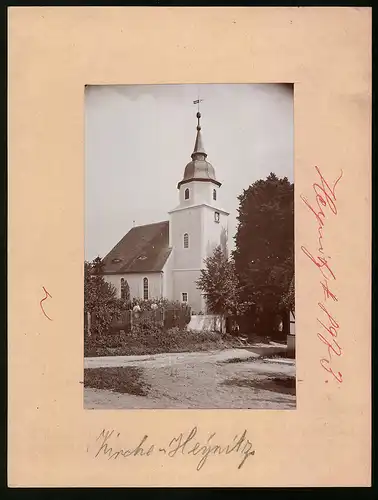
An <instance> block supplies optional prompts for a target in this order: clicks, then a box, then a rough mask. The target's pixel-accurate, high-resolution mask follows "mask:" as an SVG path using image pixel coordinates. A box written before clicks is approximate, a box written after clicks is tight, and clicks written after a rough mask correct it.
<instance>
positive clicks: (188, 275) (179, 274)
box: [172, 270, 205, 313]
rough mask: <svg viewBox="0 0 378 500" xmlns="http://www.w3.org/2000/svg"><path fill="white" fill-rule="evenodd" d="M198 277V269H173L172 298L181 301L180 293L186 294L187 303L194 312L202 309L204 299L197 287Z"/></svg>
mask: <svg viewBox="0 0 378 500" xmlns="http://www.w3.org/2000/svg"><path fill="white" fill-rule="evenodd" d="M199 277H200V271H199V270H197V271H189V270H186V271H173V273H172V278H173V300H179V301H180V302H182V294H183V293H187V294H188V304H189V306H190V307H191V308H192V311H193V312H194V313H199V312H201V311H202V312H203V311H204V307H205V301H204V299H203V297H202V295H201V291H200V290H198V289H197V285H196V283H195V282H196V281H197V280H198V278H199Z"/></svg>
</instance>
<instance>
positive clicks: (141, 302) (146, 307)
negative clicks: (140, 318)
mask: <svg viewBox="0 0 378 500" xmlns="http://www.w3.org/2000/svg"><path fill="white" fill-rule="evenodd" d="M155 304H156V305H157V306H158V308H159V309H180V310H181V309H182V310H187V309H189V306H188V305H187V304H185V303H184V302H179V301H178V300H168V299H166V298H155V299H140V298H138V297H134V298H133V299H132V300H131V309H132V308H133V307H134V306H136V305H138V306H139V307H140V309H141V311H151V310H152V309H153V308H152V307H151V306H153V305H155Z"/></svg>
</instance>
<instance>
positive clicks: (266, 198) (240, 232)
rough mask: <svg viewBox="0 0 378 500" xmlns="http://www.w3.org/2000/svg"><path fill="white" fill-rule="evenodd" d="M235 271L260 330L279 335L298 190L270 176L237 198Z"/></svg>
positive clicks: (290, 269) (289, 274)
mask: <svg viewBox="0 0 378 500" xmlns="http://www.w3.org/2000/svg"><path fill="white" fill-rule="evenodd" d="M238 199H239V202H240V205H239V209H238V217H237V219H238V228H237V232H236V236H235V247H236V248H235V251H234V252H233V257H234V260H235V270H236V273H237V275H238V279H239V285H240V292H241V295H240V296H241V299H242V300H244V301H245V302H247V303H248V304H249V310H248V312H249V313H250V315H252V316H254V317H255V318H257V319H258V320H259V324H260V328H262V329H267V330H270V331H275V330H276V328H277V323H278V321H277V313H280V312H282V313H285V312H286V311H287V308H288V301H287V299H285V300H283V299H284V297H289V295H288V293H289V287H290V283H291V282H293V281H292V280H293V275H294V185H293V184H291V183H290V182H289V181H288V179H287V178H286V177H284V178H283V179H280V178H278V177H277V176H276V175H275V174H273V173H271V174H270V175H269V176H268V177H267V179H265V180H259V181H257V182H255V183H254V184H252V185H251V186H249V188H248V189H246V190H244V191H243V193H242V194H241V195H240V196H239V197H238Z"/></svg>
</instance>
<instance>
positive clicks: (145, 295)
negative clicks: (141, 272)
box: [143, 278, 148, 300]
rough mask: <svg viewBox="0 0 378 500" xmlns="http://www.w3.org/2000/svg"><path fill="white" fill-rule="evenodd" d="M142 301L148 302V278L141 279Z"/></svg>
mask: <svg viewBox="0 0 378 500" xmlns="http://www.w3.org/2000/svg"><path fill="white" fill-rule="evenodd" d="M143 299H144V300H148V278H143Z"/></svg>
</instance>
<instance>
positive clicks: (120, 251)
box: [103, 221, 171, 274]
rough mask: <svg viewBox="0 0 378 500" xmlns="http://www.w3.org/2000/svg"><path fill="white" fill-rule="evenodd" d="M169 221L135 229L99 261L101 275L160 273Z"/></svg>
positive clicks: (166, 249)
mask: <svg viewBox="0 0 378 500" xmlns="http://www.w3.org/2000/svg"><path fill="white" fill-rule="evenodd" d="M168 245H169V222H168V221H163V222H157V223H155V224H147V225H146V226H137V227H133V228H132V229H130V231H129V232H128V233H127V234H126V235H125V236H124V237H123V238H122V239H121V241H120V242H119V243H117V245H116V246H115V247H114V248H113V249H112V250H111V251H110V252H109V253H108V254H107V255H106V257H105V258H104V260H103V263H104V268H103V272H104V274H123V273H148V272H157V271H162V270H163V267H164V264H165V263H166V261H167V259H168V257H169V255H170V253H171V248H169V246H168Z"/></svg>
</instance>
